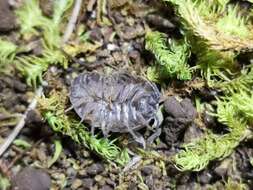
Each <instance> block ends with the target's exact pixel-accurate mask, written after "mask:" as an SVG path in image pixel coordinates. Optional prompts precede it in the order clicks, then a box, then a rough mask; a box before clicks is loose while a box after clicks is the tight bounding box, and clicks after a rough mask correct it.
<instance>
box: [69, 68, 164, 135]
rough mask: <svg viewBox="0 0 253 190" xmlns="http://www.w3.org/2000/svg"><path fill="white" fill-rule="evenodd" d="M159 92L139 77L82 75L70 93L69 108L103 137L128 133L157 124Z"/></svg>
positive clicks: (120, 74)
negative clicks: (101, 133) (70, 105)
mask: <svg viewBox="0 0 253 190" xmlns="http://www.w3.org/2000/svg"><path fill="white" fill-rule="evenodd" d="M159 99H160V92H159V90H158V89H157V87H156V86H155V85H154V84H153V83H151V82H149V81H147V80H144V79H142V78H140V77H134V76H132V75H129V74H126V73H115V74H112V75H110V76H106V75H101V74H98V73H95V72H93V73H84V74H80V75H79V76H78V77H76V78H75V79H74V81H73V83H72V85H71V89H70V101H71V103H72V107H73V108H74V109H75V111H76V113H77V114H78V115H79V117H80V118H81V120H82V121H84V122H85V123H88V124H90V125H91V127H92V129H93V130H94V128H101V129H102V131H103V134H104V135H107V134H108V133H109V132H110V131H111V132H120V133H125V132H130V133H131V134H132V135H134V133H133V131H136V130H138V129H140V128H142V127H145V126H149V123H150V122H151V121H152V120H153V121H154V122H155V123H156V121H157V118H156V113H157V110H158V106H159Z"/></svg>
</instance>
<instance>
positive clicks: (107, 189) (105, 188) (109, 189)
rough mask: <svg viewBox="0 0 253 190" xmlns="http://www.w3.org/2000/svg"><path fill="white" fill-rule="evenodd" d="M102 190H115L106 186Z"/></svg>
mask: <svg viewBox="0 0 253 190" xmlns="http://www.w3.org/2000/svg"><path fill="white" fill-rule="evenodd" d="M101 190H113V189H112V188H111V187H110V186H109V185H104V186H103V187H102V188H101Z"/></svg>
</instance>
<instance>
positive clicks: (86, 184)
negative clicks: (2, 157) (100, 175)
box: [82, 178, 94, 189]
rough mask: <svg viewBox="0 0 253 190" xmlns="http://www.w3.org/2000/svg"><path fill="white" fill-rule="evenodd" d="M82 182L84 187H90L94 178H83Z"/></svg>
mask: <svg viewBox="0 0 253 190" xmlns="http://www.w3.org/2000/svg"><path fill="white" fill-rule="evenodd" d="M82 182H83V187H84V189H91V188H92V186H93V184H94V180H93V179H92V178H85V179H83V180H82Z"/></svg>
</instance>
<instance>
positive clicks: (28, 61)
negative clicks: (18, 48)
mask: <svg viewBox="0 0 253 190" xmlns="http://www.w3.org/2000/svg"><path fill="white" fill-rule="evenodd" d="M16 68H17V69H18V70H19V71H20V73H21V74H22V75H23V76H24V77H25V78H26V83H27V84H28V85H29V86H33V87H35V88H36V86H38V84H41V83H42V81H43V79H42V75H43V72H44V71H46V70H47V68H48V65H47V62H45V60H44V59H43V58H41V57H36V56H23V57H18V58H17V60H16Z"/></svg>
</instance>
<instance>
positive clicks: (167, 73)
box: [145, 32, 191, 80]
mask: <svg viewBox="0 0 253 190" xmlns="http://www.w3.org/2000/svg"><path fill="white" fill-rule="evenodd" d="M145 39H146V45H145V48H146V49H147V50H149V51H150V52H152V53H153V54H154V56H155V58H156V61H157V65H156V66H155V67H153V68H152V69H149V70H148V78H149V79H151V80H161V79H168V78H173V77H176V78H177V79H180V80H190V79H191V71H190V68H189V66H188V65H187V60H188V57H189V54H190V52H189V48H188V46H187V43H186V41H175V40H169V41H167V39H166V35H165V34H163V33H160V32H147V34H146V37H145Z"/></svg>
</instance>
